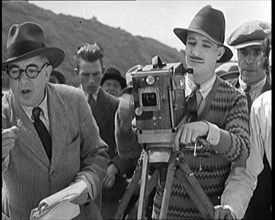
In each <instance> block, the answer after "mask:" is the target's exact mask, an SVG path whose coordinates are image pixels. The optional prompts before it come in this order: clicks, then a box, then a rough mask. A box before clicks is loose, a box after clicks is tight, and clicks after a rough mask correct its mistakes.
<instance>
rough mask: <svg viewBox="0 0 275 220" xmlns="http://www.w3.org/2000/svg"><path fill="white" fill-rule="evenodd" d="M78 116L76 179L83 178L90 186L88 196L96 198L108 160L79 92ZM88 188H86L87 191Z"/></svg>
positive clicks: (93, 120)
mask: <svg viewBox="0 0 275 220" xmlns="http://www.w3.org/2000/svg"><path fill="white" fill-rule="evenodd" d="M78 115H79V117H80V145H81V146H80V147H81V149H80V158H81V169H80V172H79V173H78V174H77V178H80V177H81V176H85V179H86V180H87V181H88V183H89V184H90V185H91V191H92V192H89V194H90V196H91V194H92V195H93V196H91V197H92V198H96V196H97V195H98V194H99V193H100V191H101V185H102V181H103V178H104V177H105V175H106V171H107V166H108V164H109V161H110V159H109V156H108V154H107V150H108V146H107V144H106V143H105V142H104V141H103V140H102V139H101V138H100V135H99V128H98V126H97V124H96V121H95V119H94V117H93V114H92V111H91V109H90V107H89V105H88V102H87V101H86V100H85V97H84V95H83V94H82V93H81V92H79V97H78ZM89 188H90V187H89V186H88V190H89Z"/></svg>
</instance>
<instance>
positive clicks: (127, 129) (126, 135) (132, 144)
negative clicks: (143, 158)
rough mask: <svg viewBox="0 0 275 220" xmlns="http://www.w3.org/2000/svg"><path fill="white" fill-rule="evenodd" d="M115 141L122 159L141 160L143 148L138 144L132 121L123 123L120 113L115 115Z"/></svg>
mask: <svg viewBox="0 0 275 220" xmlns="http://www.w3.org/2000/svg"><path fill="white" fill-rule="evenodd" d="M115 139H116V144H117V149H118V153H119V155H120V157H121V158H128V159H129V158H130V159H136V158H139V156H140V153H141V147H140V146H139V144H138V141H137V135H136V132H135V131H134V129H133V127H132V125H131V121H130V122H129V121H123V120H122V119H121V118H120V117H119V114H118V112H117V113H116V115H115Z"/></svg>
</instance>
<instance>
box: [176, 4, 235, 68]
mask: <svg viewBox="0 0 275 220" xmlns="http://www.w3.org/2000/svg"><path fill="white" fill-rule="evenodd" d="M189 31H192V32H196V33H199V34H201V35H203V36H205V37H207V38H209V39H210V40H211V41H213V42H214V43H216V44H219V45H222V46H223V47H224V48H225V53H224V54H223V56H222V57H221V58H220V59H219V60H218V61H217V62H218V63H224V62H227V61H229V60H230V59H231V58H232V56H233V53H232V51H231V50H230V48H229V47H227V46H225V45H224V44H223V43H224V38H225V37H224V35H225V19H224V15H223V13H222V12H221V11H219V10H217V9H214V8H212V7H211V5H207V6H205V7H203V8H202V9H201V10H200V11H199V12H198V13H197V14H196V15H195V17H194V18H193V20H192V21H191V23H190V25H189V27H188V29H185V28H175V29H174V33H175V34H176V35H177V37H178V38H179V39H180V40H181V41H182V42H183V43H184V44H185V45H186V39H187V34H188V32H189Z"/></svg>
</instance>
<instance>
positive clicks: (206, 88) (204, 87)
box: [199, 74, 217, 99]
mask: <svg viewBox="0 0 275 220" xmlns="http://www.w3.org/2000/svg"><path fill="white" fill-rule="evenodd" d="M216 78H217V76H216V74H213V76H212V77H211V78H210V79H209V80H207V81H206V82H204V83H202V84H201V85H200V89H199V91H200V93H201V95H202V97H203V99H206V97H207V96H208V94H209V92H210V91H211V89H212V87H213V85H214V83H215V81H216Z"/></svg>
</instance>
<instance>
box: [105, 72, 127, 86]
mask: <svg viewBox="0 0 275 220" xmlns="http://www.w3.org/2000/svg"><path fill="white" fill-rule="evenodd" d="M108 79H114V80H117V81H118V82H119V83H120V85H121V89H124V88H125V87H126V80H125V79H124V78H123V77H122V76H121V74H120V72H119V71H118V70H117V69H116V68H113V67H110V68H107V69H106V70H105V72H104V75H103V78H102V80H101V85H102V84H103V83H104V82H105V81H106V80H108Z"/></svg>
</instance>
